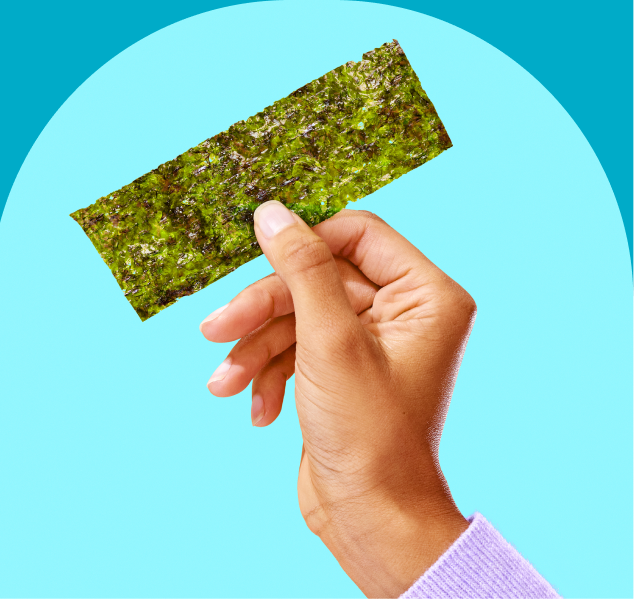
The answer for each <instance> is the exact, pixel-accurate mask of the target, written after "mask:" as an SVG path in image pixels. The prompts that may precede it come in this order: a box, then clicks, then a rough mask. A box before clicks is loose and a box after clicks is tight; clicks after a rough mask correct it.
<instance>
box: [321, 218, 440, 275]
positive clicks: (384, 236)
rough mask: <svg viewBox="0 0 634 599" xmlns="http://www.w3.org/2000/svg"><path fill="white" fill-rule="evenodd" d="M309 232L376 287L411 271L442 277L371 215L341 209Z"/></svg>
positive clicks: (420, 255)
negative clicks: (319, 238)
mask: <svg viewBox="0 0 634 599" xmlns="http://www.w3.org/2000/svg"><path fill="white" fill-rule="evenodd" d="M313 230H314V232H315V233H316V234H317V235H319V236H320V237H321V238H322V239H323V240H324V241H325V242H326V243H327V244H328V247H329V248H330V250H331V252H332V253H333V254H335V255H338V256H341V257H343V258H346V259H347V260H349V261H350V262H352V264H354V265H356V266H358V267H359V269H360V270H361V272H362V273H363V274H365V276H366V277H368V279H370V280H371V281H372V282H374V283H376V284H377V285H378V286H379V287H385V286H386V285H389V284H390V283H392V282H393V281H395V280H397V279H400V278H402V277H404V276H405V275H406V274H408V273H411V272H412V271H415V273H416V274H417V275H419V278H422V279H425V280H430V281H432V280H438V279H442V278H444V277H446V275H445V274H444V273H443V272H442V271H441V270H440V269H439V268H438V267H437V266H435V265H434V264H433V263H432V262H431V261H430V260H429V259H428V258H427V257H426V256H425V255H424V254H423V253H422V252H421V251H420V250H419V249H418V248H416V246H414V245H412V244H411V243H410V242H409V241H407V239H405V237H403V236H402V235H400V234H399V233H397V232H396V231H395V230H394V229H392V227H390V226H389V225H388V224H387V223H386V222H385V221H383V220H381V219H380V218H379V217H378V216H376V215H374V214H372V213H371V212H366V211H364V210H342V211H341V212H339V213H338V214H336V215H335V216H333V217H332V218H330V219H328V220H326V221H324V222H322V223H320V224H318V225H317V226H316V227H314V229H313Z"/></svg>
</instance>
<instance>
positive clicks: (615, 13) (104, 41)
mask: <svg viewBox="0 0 634 599" xmlns="http://www.w3.org/2000/svg"><path fill="white" fill-rule="evenodd" d="M231 4H236V3H235V2H218V1H217V0H190V1H189V2H168V1H167V0H134V1H130V0H109V2H107V3H95V2H88V3H87V2H80V1H79V0H65V1H63V2H45V1H44V0H32V1H31V2H10V3H5V5H4V6H3V9H2V19H0V33H1V35H0V57H1V58H0V60H2V70H3V78H4V81H5V82H8V85H7V88H6V92H5V93H3V94H2V97H1V98H0V104H1V105H2V111H1V113H0V124H1V125H0V126H1V129H0V131H2V139H3V143H2V146H1V147H0V152H1V154H0V157H1V159H2V165H3V167H2V170H1V172H0V214H1V212H2V207H3V205H4V203H5V200H6V198H7V196H8V194H9V190H10V188H11V185H12V184H13V181H14V179H15V176H16V174H17V172H18V169H19V168H20V165H21V164H22V162H23V160H24V158H25V157H26V154H27V153H28V151H29V149H30V148H31V146H32V145H33V142H34V141H35V139H36V138H37V136H38V135H39V133H40V131H41V130H42V129H43V127H44V126H45V124H46V123H47V122H48V120H49V119H50V118H51V116H53V114H54V113H55V111H56V110H57V109H58V108H59V107H60V106H61V104H62V103H63V102H64V101H65V100H66V98H67V97H68V96H69V95H70V94H71V93H72V92H73V91H74V90H75V89H76V88H77V87H78V86H79V85H80V84H81V83H82V82H83V81H84V80H85V79H86V78H88V77H89V76H90V75H91V74H92V73H93V72H94V71H96V70H97V69H98V68H99V67H100V66H101V65H103V64H104V63H105V62H107V61H108V60H110V58H112V57H113V56H115V55H116V54H117V53H119V52H121V51H122V50H124V49H125V48H127V47H128V46H130V45H131V44H133V43H134V42H136V41H138V40H139V39H142V38H143V37H145V36H146V35H149V34H151V33H153V32H154V31H157V30H158V29H161V28H162V27H165V26H167V25H169V24H171V23H174V22H176V21H179V20H180V19H184V18H187V17H190V16H192V15H195V14H198V13H201V12H205V11H208V10H211V9H214V8H218V7H221V6H227V5H231ZM384 4H392V5H394V6H401V7H404V8H407V9H411V10H416V11H420V12H422V13H424V14H428V15H431V16H433V17H436V18H439V19H443V20H445V21H447V22H449V23H452V24H454V25H456V26H458V27H461V28H463V29H465V30H467V31H469V32H471V33H473V34H474V35H477V36H478V37H480V38H482V39H484V40H485V41H487V42H489V43H490V44H492V45H493V46H495V47H496V48H498V49H500V50H501V51H502V52H504V53H506V54H507V55H508V56H510V57H511V58H513V59H514V60H516V61H517V62H518V63H519V64H521V65H522V66H523V67H524V68H525V69H527V70H528V71H529V72H530V73H531V74H532V75H533V76H534V77H536V78H537V79H538V80H539V81H540V82H541V83H542V84H543V85H544V86H545V87H546V88H547V89H548V90H549V91H550V92H551V93H552V94H553V95H554V96H555V97H556V98H557V99H558V100H559V102H561V103H562V105H563V106H564V108H565V109H566V110H567V111H568V112H569V113H570V115H571V116H572V118H573V119H574V120H575V122H576V123H577V124H578V125H579V127H580V128H581V130H582V131H583V133H584V135H585V136H586V137H587V138H588V140H589V142H590V144H591V145H592V147H593V148H594V151H595V152H596V153H597V156H598V157H599V160H600V161H601V163H602V165H603V168H604V169H605V171H606V173H607V175H608V178H609V180H610V183H611V185H612V188H613V189H614V193H615V195H616V198H617V201H618V204H619V207H620V210H621V213H622V215H623V220H624V223H625V228H626V231H627V235H628V239H629V244H630V252H631V248H632V3H631V2H628V1H627V0H608V1H605V2H601V3H600V4H596V3H593V2H579V1H578V0H532V1H531V2H509V1H508V0H484V1H481V2H473V1H471V0H393V1H389V2H384ZM279 41H280V42H281V43H283V39H280V40H279Z"/></svg>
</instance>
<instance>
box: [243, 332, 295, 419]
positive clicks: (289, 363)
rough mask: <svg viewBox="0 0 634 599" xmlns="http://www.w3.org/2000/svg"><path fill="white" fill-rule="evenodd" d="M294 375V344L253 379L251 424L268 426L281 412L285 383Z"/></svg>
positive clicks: (273, 359)
mask: <svg viewBox="0 0 634 599" xmlns="http://www.w3.org/2000/svg"><path fill="white" fill-rule="evenodd" d="M294 373H295V344H293V345H291V346H290V347H289V348H288V349H286V350H284V351H283V352H282V353H281V354H278V355H277V356H275V357H274V358H272V359H271V360H270V361H269V363H268V364H267V365H266V366H265V367H264V368H262V370H260V371H259V372H258V373H257V374H256V375H255V378H254V379H253V386H252V389H253V401H252V403H251V422H252V423H253V426H268V425H269V424H271V422H273V421H274V420H275V419H276V418H277V417H278V416H279V415H280V411H281V410H282V402H283V401H284V391H285V389H286V381H287V380H288V379H290V378H291V377H292V376H293V374H294Z"/></svg>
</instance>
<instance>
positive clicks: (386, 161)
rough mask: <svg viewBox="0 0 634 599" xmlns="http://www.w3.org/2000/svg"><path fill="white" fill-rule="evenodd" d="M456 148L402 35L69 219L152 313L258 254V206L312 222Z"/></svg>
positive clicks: (130, 295)
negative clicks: (272, 205) (271, 204)
mask: <svg viewBox="0 0 634 599" xmlns="http://www.w3.org/2000/svg"><path fill="white" fill-rule="evenodd" d="M449 147H451V141H450V139H449V136H448V135H447V132H446V131H445V128H444V126H443V124H442V122H441V120H440V118H439V117H438V114H437V113H436V110H435V108H434V106H433V104H432V103H431V101H430V100H429V98H428V97H427V94H426V93H425V92H424V91H423V89H422V87H421V84H420V81H419V80H418V77H417V76H416V73H414V70H413V69H412V67H411V65H410V63H409V61H408V60H407V57H406V56H405V53H404V52H403V50H402V48H401V47H400V45H399V44H398V42H397V41H396V40H394V41H393V42H391V43H386V44H383V45H382V46H381V47H379V48H376V49H375V50H372V51H370V52H367V53H366V54H364V55H363V59H362V60H361V61H359V62H352V61H351V62H348V63H346V64H344V65H342V66H340V67H338V68H336V69H334V70H332V71H330V72H328V73H326V74H325V75H323V76H322V77H320V78H319V79H315V80H314V81H312V82H310V83H308V84H307V85H305V86H304V87H301V88H300V89H298V90H297V91H295V92H293V93H292V94H290V95H289V96H287V97H286V98H283V99H281V100H279V101H277V102H275V103H274V104H273V105H272V106H269V107H267V108H265V109H264V110H263V111H262V112H259V113H258V114H256V115H255V116H252V117H250V118H248V119H247V120H246V121H239V122H237V123H235V124H234V125H232V126H231V127H230V128H229V129H228V130H227V131H224V132H222V133H219V134H218V135H216V136H214V137H211V138H209V139H206V140H205V141H203V142H202V143H200V144H199V145H197V146H195V147H193V148H191V149H190V150H188V151H186V152H184V153H183V154H181V155H180V156H178V157H177V158H175V159H174V160H170V161H168V162H166V163H165V164H162V165H161V166H159V167H158V168H156V169H154V170H153V171H151V172H149V173H147V174H145V175H143V176H141V177H139V178H138V179H136V180H135V181H133V182H132V183H130V184H129V185H126V186H125V187H122V188H121V189H119V190H118V191H115V192H113V193H110V194H109V195H107V196H104V197H102V198H100V199H98V200H97V201H96V202H95V203H94V204H92V205H91V206H88V207H87V208H84V209H81V210H77V211H76V212H73V213H72V214H71V216H72V218H74V219H75V220H76V221H77V222H78V223H79V224H80V226H81V227H82V229H83V230H84V231H85V233H86V234H87V235H88V237H89V238H90V240H91V241H92V243H93V244H94V246H95V247H96V249H97V250H98V251H99V253H100V255H101V257H102V258H103V259H104V261H105V262H106V264H107V265H108V267H109V268H110V269H111V271H112V274H113V275H114V276H115V278H116V279H117V282H118V283H119V285H120V287H121V289H122V290H123V291H124V293H125V296H126V297H127V299H128V301H129V302H130V303H131V304H132V306H133V307H134V309H135V310H136V312H137V314H138V315H139V316H140V318H141V320H146V319H148V318H150V317H151V316H153V315H155V314H157V313H158V312H159V311H161V310H163V309H164V308H166V307H167V306H170V305H171V304H173V303H174V302H176V301H177V300H178V299H179V298H180V297H183V296H186V295H190V294H192V293H195V292H196V291H199V290H201V289H203V288H204V287H206V286H207V285H210V284H211V283H213V282H214V281H217V280H218V279H220V278H221V277H223V276H225V275H226V274H228V273H230V272H232V271H233V270H235V269H236V268H237V267H238V266H240V265H242V264H244V263H246V262H248V261H249V260H252V259H253V258H255V257H257V256H259V255H261V253H262V251H261V249H260V247H259V245H258V243H257V240H256V238H255V234H254V231H253V212H254V210H255V209H256V208H257V207H258V206H259V205H260V204H261V203H263V202H265V201H267V200H271V199H275V200H279V201H280V202H282V203H284V204H285V205H286V206H287V207H288V208H289V209H291V210H293V211H294V212H296V213H297V214H298V215H300V216H301V217H302V218H303V219H304V220H305V221H306V222H307V223H308V224H310V225H311V226H314V225H316V224H317V223H319V222H321V221H323V220H325V219H327V218H329V217H330V216H332V215H334V214H335V213H337V212H338V211H340V210H341V209H342V208H344V207H345V206H346V204H347V203H348V202H351V201H355V200H357V199H359V198H362V197H363V196H366V195H368V194H370V193H372V192H374V191H376V190H377V189H379V188H380V187H382V186H384V185H386V184H388V183H390V182H391V181H393V180H394V179H396V178H398V177H400V176H401V175H403V174H405V173H407V172H409V171H411V170H412V169H414V168H416V167H418V166H420V165H421V164H423V163H425V162H427V161H428V160H431V159H432V158H434V157H435V156H438V154H440V153H441V152H443V151H444V150H446V149H447V148H449Z"/></svg>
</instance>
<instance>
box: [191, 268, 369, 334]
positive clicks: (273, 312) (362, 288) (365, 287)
mask: <svg viewBox="0 0 634 599" xmlns="http://www.w3.org/2000/svg"><path fill="white" fill-rule="evenodd" d="M335 264H336V265H337V270H338V271H339V276H340V277H341V280H342V282H343V285H344V288H345V289H346V293H347V295H348V299H349V300H350V303H351V305H352V308H353V310H354V311H355V312H356V313H360V312H362V311H363V310H366V309H367V308H368V307H369V306H371V305H372V301H373V299H374V296H375V294H376V292H377V290H378V286H377V285H375V284H374V283H372V281H370V280H369V279H368V278H367V277H366V276H365V275H364V274H363V273H362V272H361V271H360V270H359V269H358V268H357V267H356V266H354V265H353V264H351V263H350V262H349V261H348V260H344V259H343V258H338V257H335ZM293 310H294V307H293V298H292V296H291V292H290V290H289V288H288V287H287V286H286V284H285V283H284V282H283V281H282V279H281V278H280V277H279V276H278V275H277V274H275V273H274V274H272V275H269V276H268V277H265V278H263V279H261V280H259V281H257V282H256V283H254V284H253V285H250V286H249V287H247V288H246V289H244V290H243V291H241V292H240V293H239V294H238V295H236V297H235V298H233V299H232V300H231V302H230V303H229V304H227V305H226V306H223V307H222V308H218V309H217V310H215V311H214V312H212V313H211V314H210V315H209V316H208V317H207V318H206V319H205V320H203V322H202V323H201V325H200V330H201V332H202V333H203V335H204V336H205V338H207V339H208V340H209V341H215V342H216V343H225V342H227V341H235V340H236V339H240V338H241V337H244V336H245V335H247V334H249V333H250V332H251V331H254V330H255V329H257V328H258V327H260V326H261V325H263V324H264V323H265V322H266V321H267V320H268V319H270V318H276V317H278V316H284V315H286V314H290V313H291V312H293Z"/></svg>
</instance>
